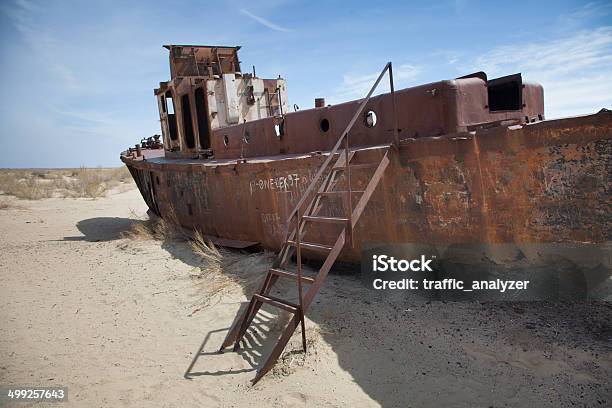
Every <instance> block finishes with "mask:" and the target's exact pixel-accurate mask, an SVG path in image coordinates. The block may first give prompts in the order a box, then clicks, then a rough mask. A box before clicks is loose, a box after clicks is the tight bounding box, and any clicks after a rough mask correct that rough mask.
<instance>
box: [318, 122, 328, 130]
mask: <svg viewBox="0 0 612 408" xmlns="http://www.w3.org/2000/svg"><path fill="white" fill-rule="evenodd" d="M319 128H320V129H321V131H322V132H327V131H328V130H329V120H327V119H323V120H321V122H319Z"/></svg>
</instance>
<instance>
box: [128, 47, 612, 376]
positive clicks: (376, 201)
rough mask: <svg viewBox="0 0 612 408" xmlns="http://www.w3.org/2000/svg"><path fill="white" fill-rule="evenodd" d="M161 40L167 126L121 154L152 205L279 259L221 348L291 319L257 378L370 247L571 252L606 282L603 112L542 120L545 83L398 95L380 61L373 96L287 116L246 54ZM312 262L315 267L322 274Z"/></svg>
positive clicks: (462, 83)
mask: <svg viewBox="0 0 612 408" xmlns="http://www.w3.org/2000/svg"><path fill="white" fill-rule="evenodd" d="M165 48H167V49H168V51H169V54H170V74H171V78H170V80H169V81H167V82H161V83H160V84H159V88H157V89H155V91H154V94H155V97H156V99H157V105H158V109H159V119H160V123H161V136H159V135H155V136H154V137H150V138H148V139H143V140H142V141H141V143H139V144H137V145H135V147H131V148H128V149H127V150H126V151H124V152H122V153H121V160H122V161H123V162H124V163H125V164H126V165H127V166H128V168H129V170H130V172H131V174H132V176H133V178H134V180H135V181H136V184H137V186H138V188H139V190H140V193H141V194H142V197H143V198H144V200H145V201H146V203H147V205H148V207H149V209H150V211H151V212H152V213H154V214H155V215H157V216H159V217H162V218H164V217H170V216H172V217H175V218H176V220H177V222H179V223H180V224H181V225H182V226H183V227H185V228H188V229H191V230H198V231H200V232H201V233H202V234H204V235H205V236H206V237H207V238H209V239H211V240H212V241H213V242H216V243H218V244H221V245H225V246H232V247H238V248H246V247H250V246H259V247H261V248H265V249H268V250H271V251H275V252H277V253H278V256H277V259H276V261H275V262H274V265H273V267H272V268H271V269H270V271H269V272H268V273H267V275H266V276H265V279H264V283H263V285H262V287H261V288H260V290H259V291H258V292H257V293H255V294H254V295H253V297H252V298H251V301H250V302H249V304H248V305H247V306H246V307H245V308H243V309H242V310H241V311H240V313H239V315H238V317H237V319H236V320H235V322H234V324H233V326H232V328H231V329H230V331H229V333H228V334H227V338H226V339H225V341H224V342H223V345H222V347H221V349H224V348H226V347H229V346H231V345H234V348H235V349H237V348H239V347H240V340H241V339H242V337H243V336H244V334H245V331H246V330H247V329H248V327H249V324H250V323H251V321H252V320H253V318H254V316H255V314H256V313H257V311H258V310H259V308H260V307H261V306H262V305H263V304H268V305H271V306H273V307H277V308H280V309H284V310H286V311H288V312H290V313H291V314H292V316H293V317H292V319H290V321H289V324H288V326H287V327H286V329H285V331H284V332H283V333H282V335H281V336H280V338H279V339H278V343H277V345H276V347H275V348H274V349H273V351H272V353H271V354H270V356H268V358H267V360H266V361H265V362H264V363H263V364H262V366H261V367H260V369H259V371H258V373H257V376H256V377H255V381H257V380H259V379H260V378H261V377H262V376H263V375H264V374H265V373H266V372H267V371H269V370H270V368H271V367H272V366H273V365H274V363H275V361H276V359H277V358H278V357H279V356H280V353H281V352H282V350H283V348H284V346H285V344H286V343H287V341H288V340H289V338H290V337H291V335H292V334H293V332H294V331H295V330H296V328H298V327H299V326H300V325H301V327H302V339H303V346H304V348H305V347H306V342H305V337H304V313H305V312H306V310H307V309H308V306H309V305H310V304H311V303H312V301H313V299H314V297H315V295H316V292H317V290H318V289H319V288H320V286H321V285H322V284H323V282H324V280H325V277H326V276H327V274H328V272H329V270H330V269H331V267H332V266H333V264H334V263H335V262H336V261H346V262H359V260H360V257H361V253H362V250H363V248H364V246H365V245H366V244H367V243H372V242H379V243H380V242H384V243H417V244H424V245H429V246H432V247H434V248H436V251H437V254H438V256H439V257H440V258H443V259H444V258H457V257H458V258H460V259H461V260H462V262H466V263H477V262H480V261H481V260H483V259H486V260H487V261H488V262H495V263H497V264H500V263H501V264H503V263H504V262H509V263H512V262H515V261H517V260H520V262H522V263H527V264H532V265H538V264H542V263H544V264H545V263H547V262H551V260H554V259H557V258H559V257H561V258H563V259H564V260H566V261H567V262H574V263H576V264H588V265H590V266H591V267H593V268H596V267H599V268H601V267H602V265H603V267H604V269H605V270H607V271H608V276H609V267H610V252H609V250H610V247H609V240H610V235H611V231H612V228H611V219H612V218H611V216H610V214H611V211H610V210H611V201H612V200H611V196H610V182H609V181H610V169H611V163H612V113H610V111H608V110H606V109H602V111H600V112H597V113H594V114H592V115H586V116H579V117H569V118H562V119H555V120H546V119H545V115H544V91H543V88H542V86H541V85H539V84H537V83H533V82H528V81H525V80H523V78H522V75H521V74H514V75H509V76H505V77H501V78H495V79H489V78H487V75H486V74H485V73H484V72H477V73H474V74H470V75H466V76H463V77H460V78H455V79H451V80H442V81H439V82H434V83H429V84H424V85H420V86H415V87H411V88H406V89H398V90H396V89H395V88H394V83H393V66H392V64H391V63H388V64H387V65H386V66H385V67H384V69H383V70H382V72H381V73H380V75H379V76H378V78H377V79H376V81H375V83H374V84H373V86H372V88H371V89H370V92H369V93H368V94H367V95H366V96H365V97H364V98H363V99H359V100H355V101H349V102H346V103H341V104H337V105H326V104H325V101H324V99H323V98H317V99H315V104H314V105H315V106H314V108H312V109H304V110H297V109H295V108H294V111H292V112H290V105H289V102H288V96H287V95H288V94H287V84H286V81H285V79H283V78H281V77H280V76H278V77H277V78H275V79H263V78H259V77H258V76H257V75H256V72H255V68H254V67H253V70H252V72H244V71H243V70H242V69H241V64H240V61H239V59H238V51H239V48H240V47H225V46H195V45H167V46H165ZM387 81H388V87H389V92H383V93H380V94H375V92H376V89H378V88H379V85H380V84H381V83H385V84H386V83H387ZM160 138H161V140H160ZM470 244H476V246H470ZM466 248H469V249H468V250H466ZM473 248H478V250H473ZM499 248H503V250H500V249H499ZM517 254H518V255H517ZM519 255H520V256H519ZM302 258H316V259H319V260H321V261H322V265H321V266H320V269H319V270H318V273H317V274H316V275H314V276H306V275H305V274H304V273H303V272H302ZM278 279H291V280H293V281H295V283H296V285H297V289H298V295H297V298H298V300H297V301H288V300H285V299H280V298H278V297H275V296H273V295H272V294H271V288H272V287H273V285H274V284H275V283H276V282H277V280H278Z"/></svg>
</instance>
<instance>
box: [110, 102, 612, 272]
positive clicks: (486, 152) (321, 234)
mask: <svg viewBox="0 0 612 408" xmlns="http://www.w3.org/2000/svg"><path fill="white" fill-rule="evenodd" d="M384 150H385V149H384V148H380V149H377V148H367V149H360V150H358V151H357V152H356V156H355V159H353V162H354V163H368V162H377V161H380V158H381V157H382V156H381V155H382V154H383V152H384ZM144 154H145V157H146V155H147V154H148V153H147V152H146V150H145V151H144ZM324 158H325V156H324V155H314V156H297V157H292V156H279V157H277V158H276V160H261V161H254V162H249V161H247V162H246V163H237V162H236V161H235V160H225V161H224V160H216V161H215V162H214V163H209V162H206V161H191V162H188V163H190V164H189V165H186V163H185V162H178V163H177V161H176V160H170V159H167V158H157V159H146V160H138V159H132V158H129V157H122V160H123V161H124V162H125V163H126V164H127V165H128V166H129V167H130V169H131V170H132V172H133V174H136V176H135V179H136V180H137V183H138V184H139V188H140V190H141V192H142V193H143V196H144V197H145V201H147V204H149V206H151V205H152V204H151V203H153V202H155V203H156V205H157V207H158V208H159V211H160V213H161V214H162V216H163V215H164V214H168V212H169V211H175V213H176V214H177V216H178V218H179V220H180V222H181V223H182V224H183V225H184V226H188V227H197V228H198V229H201V230H202V231H203V232H204V233H205V234H209V235H212V236H217V237H221V238H227V239H236V240H243V241H252V242H260V243H261V245H262V246H263V247H265V248H268V249H270V250H277V249H278V248H279V246H280V245H281V243H282V240H283V237H284V234H285V232H286V228H287V225H285V224H284V223H285V220H286V218H287V215H288V214H289V213H290V211H291V210H292V209H293V208H294V206H295V204H296V203H297V201H298V200H299V198H300V196H301V193H302V192H303V191H304V190H305V189H306V187H307V186H308V185H309V183H310V178H311V177H312V176H313V175H314V174H315V172H316V171H317V169H318V168H319V167H320V165H321V163H322V162H323V160H324ZM611 161H612V114H610V113H601V114H596V115H590V116H584V117H576V118H568V119H559V120H552V121H544V122H540V123H536V124H529V125H525V126H522V127H518V128H513V129H510V128H504V127H498V128H494V129H483V130H479V131H477V132H475V133H457V134H453V135H446V136H442V137H430V138H419V139H412V140H404V141H403V142H402V143H401V145H400V147H399V154H398V155H396V156H395V159H394V160H392V162H391V164H390V165H389V168H388V169H387V171H386V173H385V176H384V178H383V180H382V182H381V185H380V186H379V187H378V190H377V192H376V194H374V195H373V197H372V200H371V201H370V203H369V204H368V206H367V207H366V209H365V211H364V214H363V216H362V217H361V219H360V222H359V224H358V225H357V226H356V229H355V248H354V249H350V248H345V249H344V250H343V252H342V254H341V255H340V259H341V260H348V261H357V260H358V259H359V251H360V248H361V245H362V243H363V242H366V241H369V242H425V243H436V244H440V245H442V244H452V243H472V242H490V243H516V244H517V245H520V244H521V243H534V242H540V243H541V242H576V243H584V242H586V243H602V242H606V241H609V240H610V236H611V235H612V233H611V231H612V217H611V216H610V214H612V211H611V210H612V208H611V202H612V200H611V197H610V187H609V180H610V162H611ZM360 172H361V174H360ZM147 175H148V176H147ZM370 177H371V172H369V171H368V170H367V169H365V168H364V169H363V170H358V171H355V172H354V173H353V175H352V178H353V186H352V188H353V189H355V190H358V189H363V187H364V186H365V183H367V181H368V180H369V178H370ZM150 180H153V181H154V182H155V186H154V188H150V186H147V185H146V183H147V182H149V181H150ZM341 188H342V185H339V186H338V189H341ZM344 205H345V203H344V202H343V200H342V199H337V202H336V204H335V205H331V206H330V208H331V210H329V211H328V213H326V214H321V215H322V216H330V217H338V216H343V215H344V214H346V212H345V208H344ZM189 208H191V213H190V212H189ZM331 228H333V225H330V224H321V225H318V226H316V227H313V228H311V229H309V230H308V232H307V234H306V236H305V237H304V240H306V241H312V242H326V241H325V240H326V239H335V238H336V237H337V232H335V231H333V230H332V229H331ZM309 234H310V235H309ZM327 242H333V241H327ZM310 255H311V256H316V254H310Z"/></svg>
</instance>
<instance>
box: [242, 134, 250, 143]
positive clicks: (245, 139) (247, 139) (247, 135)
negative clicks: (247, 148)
mask: <svg viewBox="0 0 612 408" xmlns="http://www.w3.org/2000/svg"><path fill="white" fill-rule="evenodd" d="M242 140H244V143H249V142H250V141H251V135H249V132H244V136H242Z"/></svg>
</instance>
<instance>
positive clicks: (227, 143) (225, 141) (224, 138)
mask: <svg viewBox="0 0 612 408" xmlns="http://www.w3.org/2000/svg"><path fill="white" fill-rule="evenodd" d="M223 144H224V145H225V147H227V146H228V145H229V137H227V135H224V136H223Z"/></svg>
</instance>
